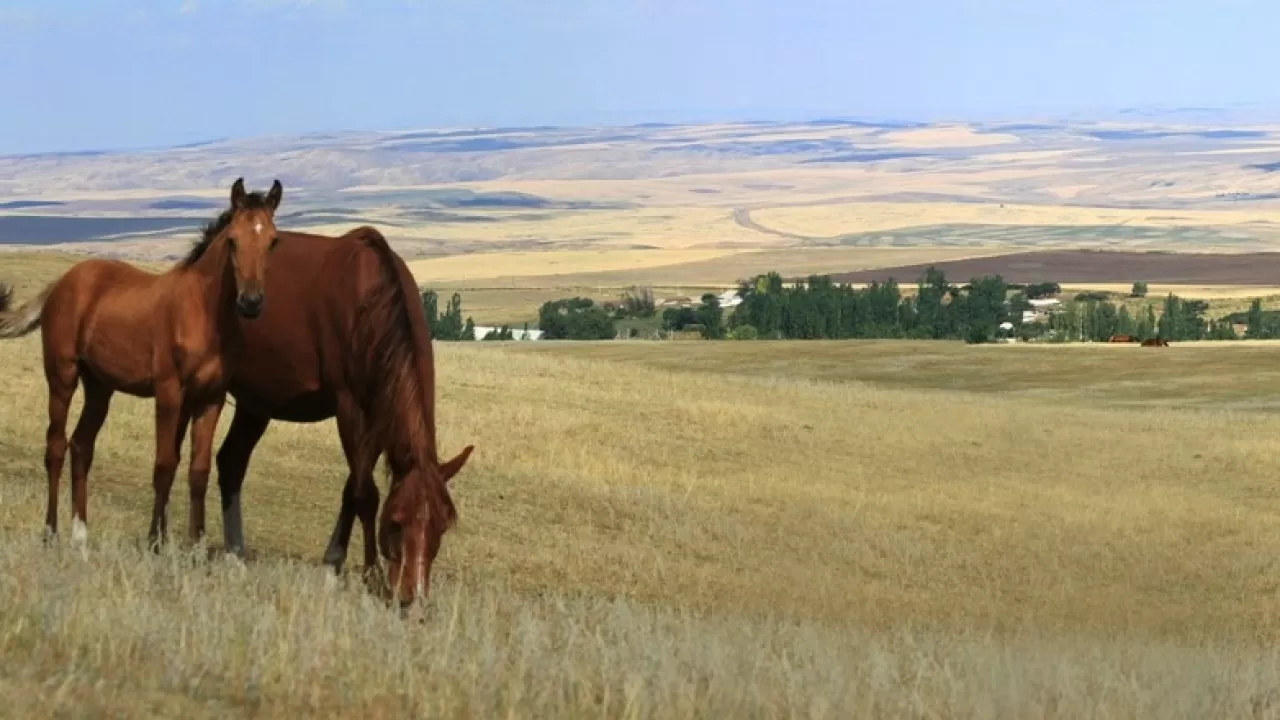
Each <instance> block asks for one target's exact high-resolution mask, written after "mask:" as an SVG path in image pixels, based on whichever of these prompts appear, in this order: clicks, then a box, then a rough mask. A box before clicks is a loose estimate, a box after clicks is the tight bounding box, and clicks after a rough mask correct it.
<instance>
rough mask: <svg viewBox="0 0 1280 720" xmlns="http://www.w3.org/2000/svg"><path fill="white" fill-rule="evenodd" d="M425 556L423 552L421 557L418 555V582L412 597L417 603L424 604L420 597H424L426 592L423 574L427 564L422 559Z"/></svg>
mask: <svg viewBox="0 0 1280 720" xmlns="http://www.w3.org/2000/svg"><path fill="white" fill-rule="evenodd" d="M425 555H426V551H425V550H424V551H423V552H422V554H421V555H418V582H417V583H416V585H417V587H415V588H414V589H413V597H414V598H415V599H416V600H417V601H418V602H424V599H423V597H422V596H423V595H426V590H427V579H426V573H424V572H423V570H424V569H425V567H426V564H427V562H426V558H425V557H424V556H425Z"/></svg>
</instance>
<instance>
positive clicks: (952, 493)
mask: <svg viewBox="0 0 1280 720" xmlns="http://www.w3.org/2000/svg"><path fill="white" fill-rule="evenodd" d="M38 344H39V343H38V338H37V337H29V338H26V339H22V340H16V341H7V342H4V343H0V377H2V378H3V380H4V383H5V387H6V399H7V403H6V404H4V405H3V406H0V438H3V441H0V535H2V537H0V628H4V630H3V631H2V632H0V656H3V657H4V658H5V659H6V660H7V661H8V662H6V663H5V664H4V670H3V671H2V672H0V690H4V691H6V702H7V703H8V704H7V705H6V711H7V712H11V713H14V714H15V715H18V716H31V714H32V713H38V714H52V713H59V712H61V713H64V714H66V713H79V714H89V715H95V714H125V715H129V716H138V715H140V714H163V715H166V716H184V715H192V716H210V717H213V716H216V717H226V716H227V715H237V714H247V713H256V714H258V715H261V716H271V717H297V716H299V715H319V716H326V717H332V716H335V715H341V716H344V717H347V716H350V717H361V716H367V717H409V716H416V717H422V716H433V717H503V716H519V717H527V716H539V717H570V718H574V717H588V716H591V717H599V716H607V717H619V716H626V717H663V718H665V717H690V716H700V717H779V716H782V717H799V716H803V717H828V718H835V717H921V716H924V717H975V718H976V717H1089V716H1093V717H1132V718H1146V717H1161V718H1179V717H1187V718H1202V717H1231V716H1242V715H1245V714H1247V713H1249V712H1251V711H1252V710H1254V709H1255V708H1257V709H1260V711H1261V712H1262V713H1263V716H1269V715H1273V714H1274V713H1275V712H1276V709H1275V707H1274V706H1268V705H1267V703H1268V702H1271V701H1273V700H1274V697H1275V695H1274V689H1275V688H1276V687H1278V686H1280V672H1278V671H1277V668H1280V655H1277V653H1276V650H1275V648H1276V646H1277V640H1280V624H1278V623H1277V622H1276V617H1277V612H1278V611H1280V603H1278V602H1277V597H1278V596H1277V594H1276V587H1277V586H1276V582H1275V580H1274V578H1275V567H1274V565H1275V558H1276V557H1278V556H1280V529H1278V528H1280V526H1277V524H1276V523H1275V521H1274V516H1275V515H1276V513H1277V512H1280V500H1277V498H1276V496H1275V493H1274V492H1273V491H1274V487H1275V478H1274V473H1273V472H1272V470H1271V468H1272V466H1273V462H1272V460H1273V458H1274V457H1275V455H1276V451H1277V448H1276V440H1275V438H1276V437H1280V418H1276V417H1275V416H1273V415H1269V414H1264V413H1255V412H1246V411H1244V410H1242V409H1239V408H1238V409H1236V410H1235V411H1233V412H1232V413H1230V414H1228V413H1224V412H1220V411H1215V410H1200V411H1187V410H1184V409H1180V408H1182V407H1186V406H1189V405H1203V406H1206V407H1213V406H1214V403H1216V402H1218V401H1219V399H1220V398H1221V397H1226V398H1228V399H1230V398H1233V397H1240V396H1243V395H1244V394H1252V395H1253V396H1254V397H1262V398H1273V399H1274V398H1276V397H1277V394H1278V393H1280V390H1278V388H1280V371H1278V370H1277V369H1276V368H1277V367H1280V366H1277V365H1275V364H1274V363H1273V362H1271V360H1270V356H1271V355H1272V354H1274V350H1270V349H1269V348H1244V347H1242V348H1239V349H1237V350H1236V351H1235V352H1234V353H1229V352H1223V351H1215V352H1214V353H1213V355H1214V357H1215V358H1216V360H1212V361H1210V360H1208V359H1207V357H1208V356H1207V355H1206V354H1205V353H1203V352H1198V351H1196V350H1195V349H1191V348H1181V347H1176V348H1170V349H1169V351H1168V352H1165V351H1153V350H1146V351H1143V350H1137V349H1134V350H1132V352H1131V353H1129V354H1126V353H1123V352H1115V351H1111V349H1108V351H1106V352H1100V351H1093V349H1088V348H1082V349H1078V351H1077V352H1072V353H1054V352H1047V353H1046V352H1035V353H1034V354H1033V353H1031V352H1025V351H1023V352H1021V353H1019V352H1018V350H1021V349H1011V348H990V349H981V350H980V349H975V348H966V347H964V346H961V345H958V344H953V343H770V342H760V343H714V344H713V343H639V342H633V343H594V344H581V345H559V346H556V345H553V344H550V343H547V344H541V343H528V344H525V345H512V346H494V345H489V346H470V347H460V346H451V345H448V344H437V365H438V378H439V382H440V389H439V397H440V403H441V406H440V412H439V425H440V435H441V440H440V444H441V448H442V451H444V452H449V453H451V452H455V451H456V450H457V449H458V448H459V447H461V445H462V444H464V443H471V442H474V443H475V444H476V446H477V450H476V454H475V455H474V456H473V459H472V461H471V463H470V464H469V465H468V467H467V468H466V469H465V470H464V471H463V473H462V474H461V475H460V476H459V477H458V478H457V479H456V480H455V481H454V493H455V497H456V499H457V502H458V505H459V510H460V513H461V520H460V525H459V526H458V527H457V528H456V529H455V530H454V531H452V532H451V533H450V534H449V535H448V537H447V539H446V543H445V546H444V549H443V551H442V552H441V555H440V557H439V559H438V569H437V573H436V575H435V583H434V584H433V594H432V596H431V600H430V602H429V604H428V607H427V608H426V612H425V616H424V618H423V619H424V620H425V624H423V625H418V624H414V623H412V622H409V623H407V624H406V622H405V621H402V620H400V619H399V618H397V617H396V616H395V615H394V614H392V613H389V612H386V611H383V610H381V609H380V608H379V607H378V606H377V605H376V604H375V603H373V602H371V601H370V600H369V599H368V598H366V597H364V596H363V595H362V593H361V592H360V591H359V590H358V589H355V588H353V587H347V583H346V582H345V581H344V582H340V583H337V585H336V586H334V584H333V583H331V582H329V581H328V580H326V579H325V573H324V571H323V570H321V569H320V568H318V567H316V562H317V559H318V557H319V555H320V552H321V550H322V549H323V546H324V543H325V540H326V538H327V537H328V533H329V530H330V528H331V525H332V521H333V519H334V515H335V513H336V509H337V502H338V495H339V492H340V488H341V484H342V481H343V478H344V476H345V474H346V471H345V468H344V466H343V463H342V456H341V452H340V450H339V447H338V441H337V436H336V432H335V430H334V428H333V425H332V423H324V424H320V425H312V426H302V425H289V424H277V425H276V426H274V427H272V428H271V430H269V431H268V434H267V436H266V438H264V440H263V442H262V443H261V444H260V445H259V447H258V450H257V453H256V455H255V457H254V460H253V464H252V466H251V468H250V476H249V478H248V481H247V483H246V488H245V513H246V518H245V520H246V533H247V537H248V540H249V542H250V544H251V545H252V547H253V550H254V552H255V554H256V558H257V559H256V560H255V561H251V562H250V563H249V564H248V565H247V566H246V567H243V568H240V567H237V566H235V565H234V564H228V563H225V562H223V561H221V560H215V561H214V562H211V563H209V562H206V561H204V560H203V559H201V558H202V556H200V555H194V556H193V555H189V554H186V553H184V552H181V551H179V550H178V549H171V550H170V551H169V552H168V553H166V554H164V555H162V556H161V557H158V558H153V557H150V556H148V555H147V554H145V553H143V552H141V551H140V550H138V549H137V541H138V540H139V539H140V537H141V536H142V534H143V533H144V531H145V526H146V523H147V508H148V506H149V502H150V482H149V476H150V463H151V452H152V436H151V432H152V429H151V428H152V408H151V405H150V403H148V402H146V401H140V400H135V399H131V398H126V397H117V399H116V400H115V401H114V403H113V407H112V415H111V417H110V419H109V420H108V423H107V425H106V427H105V428H104V430H103V432H102V435H101V436H100V439H99V446H98V452H97V457H96V461H95V465H94V469H93V475H92V478H91V480H90V488H91V490H90V492H91V496H90V528H91V532H90V546H89V548H88V551H87V553H85V554H83V555H82V554H81V553H80V552H78V551H75V550H73V549H71V548H69V547H65V546H59V547H57V548H54V549H49V550H45V549H42V548H40V547H39V546H38V541H37V539H36V537H37V533H38V530H39V527H40V524H41V522H42V518H43V504H44V491H43V485H44V482H43V470H42V468H41V466H42V462H43V461H42V455H43V449H42V443H43V434H44V427H43V425H44V418H43V407H44V402H45V394H44V393H45V389H44V386H43V381H42V379H41V378H40V373H39V372H38V370H37V367H38V365H39V353H38V349H37V348H38ZM1015 355H1016V356H1017V357H1015ZM1228 357H1230V358H1234V360H1230V361H1228V360H1225V359H1226V358H1228ZM1006 358H1007V360H1005V359H1006ZM1135 362H1136V363H1137V364H1136V365H1135ZM992 363H996V364H995V365H992ZM1224 363H1226V364H1225V365H1224ZM869 368H870V370H869ZM864 373H869V374H864ZM876 373H879V375H880V376H881V377H882V378H885V379H882V380H878V379H875V377H873V375H875V374H876ZM1243 378H1247V381H1242V379H1243ZM867 380H869V381H871V384H866V383H865V382H863V381H867ZM1135 381H1136V382H1137V384H1135ZM1144 381H1145V382H1147V383H1149V385H1148V386H1142V384H1141V383H1142V382H1144ZM1169 382H1173V383H1175V385H1174V386H1173V388H1172V390H1169V389H1168V387H1169V386H1167V385H1166V384H1165V383H1169ZM1011 383H1012V384H1013V385H1014V386H1015V387H1016V388H1017V390H1018V391H1017V392H1015V393H1013V394H1010V395H1009V396H1007V397H1005V396H1002V395H1003V394H1004V391H1005V389H1006V388H1007V386H1008V385H1009V384H1011ZM1104 384H1107V385H1108V386H1109V387H1110V388H1111V389H1112V390H1120V391H1123V392H1122V393H1121V395H1122V396H1125V397H1129V398H1132V399H1133V400H1134V401H1135V404H1136V402H1138V401H1140V400H1141V399H1142V398H1143V397H1150V398H1153V399H1156V400H1159V399H1161V398H1168V399H1169V405H1170V406H1172V407H1169V408H1161V407H1154V408H1145V407H1137V408H1132V407H1131V408H1118V407H1113V405H1114V402H1113V399H1112V396H1111V395H1109V394H1108V392H1105V391H1104V389H1103V388H1101V387H1100V386H1102V385H1104ZM993 393H994V394H993ZM1126 393H1127V395H1126ZM225 425H226V422H225V420H224V423H223V426H224V427H223V428H221V429H220V431H219V437H221V434H222V433H223V432H225ZM64 487H65V486H64ZM64 492H65V491H64ZM212 492H213V494H214V495H215V496H216V492H217V491H216V489H213V490H212ZM62 502H63V505H62V508H63V515H62V517H63V523H64V527H65V524H66V522H67V520H66V518H67V514H66V512H67V511H66V508H67V500H66V498H65V497H64V498H63V500H62ZM185 505H186V503H185V492H183V487H182V483H181V481H180V482H179V485H178V487H177V488H176V489H175V492H174V503H173V506H172V508H171V520H172V525H173V526H174V527H179V528H180V527H182V526H183V524H184V523H183V522H182V521H183V517H184V515H185ZM213 507H214V508H215V510H214V511H213V512H212V516H211V518H210V519H211V521H212V527H211V528H210V531H211V533H212V536H213V537H214V538H218V537H220V525H219V523H218V519H217V512H216V507H217V505H216V502H214V504H213ZM357 535H358V533H357ZM212 544H213V545H214V546H215V547H216V546H217V545H218V544H219V543H217V541H216V540H215V541H214V542H213V543H212ZM359 552H360V550H359V541H358V540H357V541H356V542H355V543H353V547H352V556H353V558H352V559H353V560H354V559H355V557H357V556H358V555H359ZM291 558H295V559H291Z"/></svg>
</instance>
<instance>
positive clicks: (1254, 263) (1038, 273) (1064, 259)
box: [832, 250, 1280, 285]
mask: <svg viewBox="0 0 1280 720" xmlns="http://www.w3.org/2000/svg"><path fill="white" fill-rule="evenodd" d="M930 265H933V266H934V267H937V268H938V269H939V270H942V271H943V272H944V273H946V276H947V278H949V279H950V280H951V281H952V282H965V281H968V280H969V279H970V278H975V277H981V276H983V275H995V274H999V275H1001V276H1002V277H1003V278H1004V279H1005V281H1007V282H1013V283H1034V282H1057V283H1131V282H1134V281H1137V280H1142V281H1145V282H1148V283H1158V284H1164V285H1275V284H1276V283H1278V282H1280V252H1264V253H1238V254H1235V253H1203V254H1201V253H1169V252H1117V251H1110V250H1050V251H1045V252H1024V253H1015V254H1012V255H997V256H994V257H980V258H970V259H966V260H953V261H950V262H938V263H922V264H917V265H899V266H898V267H887V268H876V269H872V270H857V271H854V272H849V273H840V274H835V275H832V280H834V281H836V282H853V283H865V282H872V281H876V280H878V281H882V282H883V281H885V280H888V279H889V278H894V279H895V280H897V281H898V283H899V284H907V283H914V282H915V281H916V280H917V279H918V278H919V277H920V276H921V275H923V274H924V272H925V270H927V269H928V268H929V266H930Z"/></svg>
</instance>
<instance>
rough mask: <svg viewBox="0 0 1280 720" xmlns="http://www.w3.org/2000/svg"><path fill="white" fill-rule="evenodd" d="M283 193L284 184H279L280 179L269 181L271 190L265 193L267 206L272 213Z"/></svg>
mask: <svg viewBox="0 0 1280 720" xmlns="http://www.w3.org/2000/svg"><path fill="white" fill-rule="evenodd" d="M283 195H284V186H283V185H281V184H280V180H279V179H276V181H275V182H273V183H271V191H270V192H268V193H267V207H269V208H271V212H272V213H274V212H275V211H276V208H278V207H280V198H281V196H283Z"/></svg>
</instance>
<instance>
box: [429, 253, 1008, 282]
mask: <svg viewBox="0 0 1280 720" xmlns="http://www.w3.org/2000/svg"><path fill="white" fill-rule="evenodd" d="M1003 252H1009V251H1008V250H1002V249H999V248H973V247H966V248H944V247H926V248H863V247H836V248H796V249H792V250H747V251H732V250H674V251H673V250H598V251H596V250H590V251H585V250H584V251H565V252H555V251H550V252H537V253H535V252H530V253H475V254H470V255H464V256H451V257H445V258H433V259H427V260H414V261H410V262H409V268H410V270H412V271H413V274H414V277H415V278H417V279H418V281H419V282H422V283H427V282H445V283H458V282H469V283H472V284H476V285H480V284H483V283H485V282H488V283H491V284H493V285H494V286H497V287H506V286H515V287H538V288H547V287H628V286H631V285H676V284H683V285H698V286H704V287H716V286H734V285H736V284H737V282H738V280H739V279H741V278H745V277H754V276H755V275H758V274H762V273H767V272H769V271H771V270H776V271H778V272H780V273H782V274H783V275H785V276H791V275H806V274H809V273H838V272H848V271H851V270H863V269H872V268H879V267H894V266H897V265H910V264H914V263H921V262H935V261H936V262H943V261H948V260H963V259H966V258H972V257H985V256H988V255H999V254H1002V253H1003Z"/></svg>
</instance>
